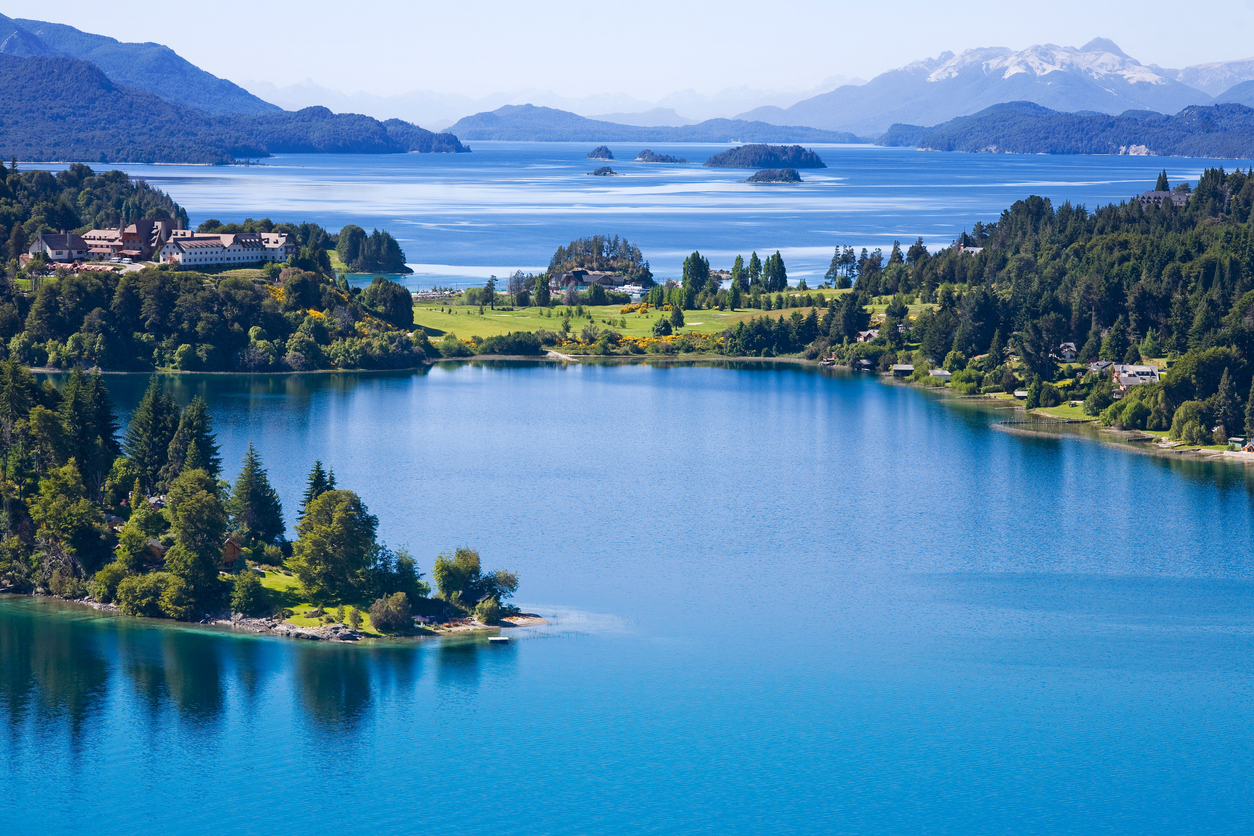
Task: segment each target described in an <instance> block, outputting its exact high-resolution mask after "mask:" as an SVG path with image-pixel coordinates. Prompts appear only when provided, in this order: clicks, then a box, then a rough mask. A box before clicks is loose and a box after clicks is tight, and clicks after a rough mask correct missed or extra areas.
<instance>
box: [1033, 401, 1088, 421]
mask: <svg viewBox="0 0 1254 836" xmlns="http://www.w3.org/2000/svg"><path fill="white" fill-rule="evenodd" d="M1032 413H1033V414H1041V415H1048V416H1049V417H1051V418H1061V419H1063V420H1066V421H1092V420H1093V416H1092V415H1085V414H1084V407H1083V406H1071V405H1069V404H1059V405H1058V406H1042V407H1040V408H1039V409H1034V410H1032Z"/></svg>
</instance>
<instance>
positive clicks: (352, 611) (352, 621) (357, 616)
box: [348, 607, 361, 630]
mask: <svg viewBox="0 0 1254 836" xmlns="http://www.w3.org/2000/svg"><path fill="white" fill-rule="evenodd" d="M348 626H349V627H352V628H353V629H354V630H356V629H359V628H360V627H361V613H360V612H358V610H357V608H356V607H349V608H348Z"/></svg>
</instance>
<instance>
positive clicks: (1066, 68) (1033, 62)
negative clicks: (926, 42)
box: [927, 38, 1169, 84]
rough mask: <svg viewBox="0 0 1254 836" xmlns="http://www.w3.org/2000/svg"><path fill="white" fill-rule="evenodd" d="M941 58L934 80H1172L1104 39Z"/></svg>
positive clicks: (972, 51)
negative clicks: (1062, 76) (1066, 76)
mask: <svg viewBox="0 0 1254 836" xmlns="http://www.w3.org/2000/svg"><path fill="white" fill-rule="evenodd" d="M951 54H952V53H951ZM942 58H944V56H942ZM937 60H938V62H940V65H939V66H938V67H936V69H934V70H933V71H932V72H931V74H930V75H928V77H927V80H928V81H930V82H933V83H935V82H938V81H947V80H948V79H951V78H958V77H959V76H963V75H967V74H969V73H972V72H976V73H979V74H981V75H985V76H1000V77H1001V78H1003V79H1008V78H1011V77H1012V76H1015V75H1020V74H1024V75H1028V76H1034V77H1040V76H1044V75H1049V74H1050V73H1075V74H1079V75H1084V76H1088V77H1089V78H1092V79H1095V80H1097V81H1101V82H1106V83H1110V82H1111V81H1114V80H1117V79H1123V81H1125V82H1126V83H1128V84H1167V83H1169V82H1168V79H1166V78H1164V77H1163V76H1161V75H1159V74H1158V73H1156V72H1154V71H1153V70H1152V69H1150V68H1149V67H1146V66H1144V65H1143V64H1141V63H1140V62H1138V61H1136V60H1135V59H1132V58H1129V57H1128V56H1126V55H1125V54H1124V53H1123V51H1122V50H1120V49H1119V47H1117V46H1115V44H1114V43H1112V42H1110V41H1107V40H1106V39H1104V38H1099V39H1096V40H1094V41H1090V42H1089V43H1088V44H1086V45H1085V46H1083V47H1081V48H1079V49H1077V48H1076V47H1073V46H1056V45H1054V44H1040V45H1036V46H1030V47H1028V48H1027V49H1023V50H1019V51H1017V52H1016V51H1015V50H1013V49H1007V48H1005V47H985V48H982V49H968V50H965V51H964V52H963V53H962V54H961V55H957V56H953V57H951V58H949V59H948V60H943V61H942V60H941V59H937Z"/></svg>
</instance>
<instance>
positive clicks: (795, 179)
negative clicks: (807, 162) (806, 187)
mask: <svg viewBox="0 0 1254 836" xmlns="http://www.w3.org/2000/svg"><path fill="white" fill-rule="evenodd" d="M740 182H742V183H800V182H801V175H800V174H798V173H797V169H795V168H766V169H763V170H762V171H759V172H758V173H757V174H754V175H752V176H750V177H748V178H746V179H744V180H741V181H740Z"/></svg>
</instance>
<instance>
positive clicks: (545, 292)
mask: <svg viewBox="0 0 1254 836" xmlns="http://www.w3.org/2000/svg"><path fill="white" fill-rule="evenodd" d="M548 306H549V277H548V276H547V275H539V276H536V307H537V308H547V307H548Z"/></svg>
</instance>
